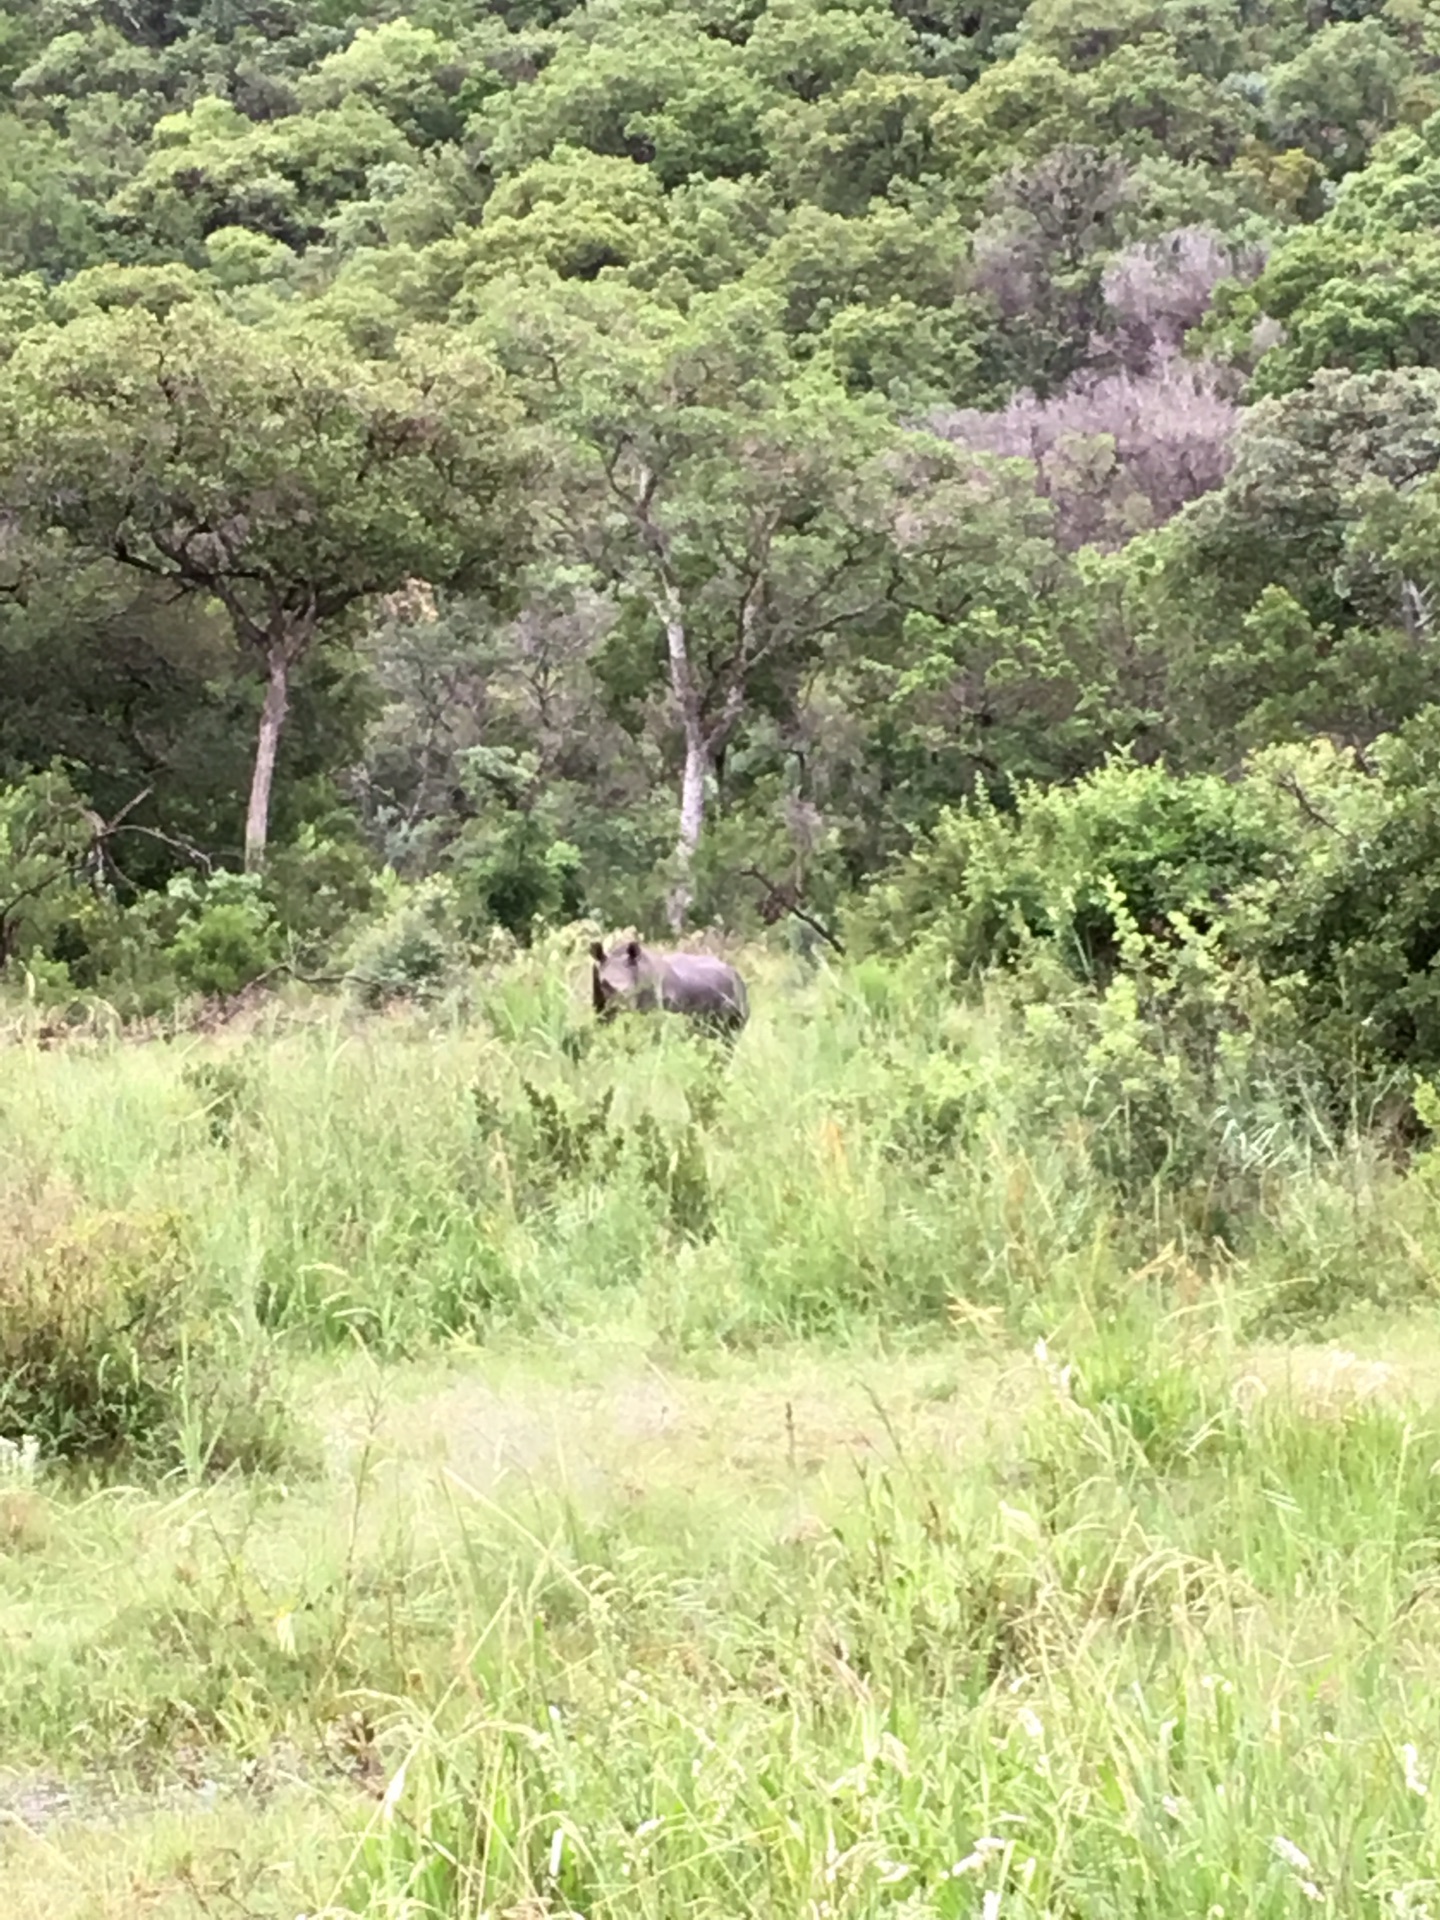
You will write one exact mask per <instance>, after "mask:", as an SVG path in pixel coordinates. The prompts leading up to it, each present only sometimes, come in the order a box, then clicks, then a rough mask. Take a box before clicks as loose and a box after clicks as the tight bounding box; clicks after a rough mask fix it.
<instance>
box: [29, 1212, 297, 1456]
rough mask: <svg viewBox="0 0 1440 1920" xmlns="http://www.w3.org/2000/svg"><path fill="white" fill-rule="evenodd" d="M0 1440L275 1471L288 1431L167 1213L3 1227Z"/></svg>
mask: <svg viewBox="0 0 1440 1920" xmlns="http://www.w3.org/2000/svg"><path fill="white" fill-rule="evenodd" d="M0 1234H3V1241H4V1243H5V1244H4V1256H5V1257H4V1261H3V1274H4V1278H3V1282H0V1304H3V1312H0V1433H3V1434H4V1436H5V1437H6V1438H9V1439H18V1438H19V1437H20V1436H22V1435H23V1436H26V1437H29V1438H32V1439H34V1440H35V1441H38V1443H39V1450H40V1454H41V1457H42V1458H44V1459H47V1460H49V1459H60V1460H66V1461H74V1462H82V1463H89V1464H93V1465H96V1466H100V1467H113V1466H115V1465H117V1464H120V1463H124V1464H127V1465H135V1464H141V1465H147V1466H151V1467H163V1466H170V1465H175V1464H179V1463H180V1461H181V1460H182V1459H183V1458H184V1456H185V1454H186V1452H187V1451H190V1450H193V1448H194V1447H195V1445H196V1444H197V1443H198V1445H199V1447H200V1450H201V1451H200V1458H201V1460H202V1461H203V1462H205V1463H206V1464H208V1465H209V1466H210V1467H212V1468H216V1469H221V1470H223V1469H224V1468H226V1467H229V1466H232V1465H237V1464H238V1465H241V1466H244V1467H247V1468H255V1467H261V1468H264V1467H269V1468H274V1467H275V1466H277V1465H279V1464H282V1462H283V1459H284V1455H285V1449H286V1444H287V1443H286V1434H285V1426H286V1422H285V1420H284V1418H283V1416H282V1415H281V1412H280V1409H279V1408H278V1406H277V1405H276V1404H275V1402H274V1400H273V1398H272V1397H271V1395H270V1392H269V1389H268V1385H267V1383H266V1382H265V1380H264V1379H263V1377H262V1376H261V1375H259V1374H258V1373H247V1371H246V1369H245V1363H244V1355H243V1346H242V1344H241V1343H240V1342H239V1341H238V1339H237V1338H236V1337H235V1335H234V1333H233V1330H232V1329H230V1328H229V1327H227V1325H226V1323H225V1321H224V1319H223V1318H222V1317H221V1316H220V1315H219V1314H218V1313H217V1312H215V1311H214V1309H213V1308H212V1307H211V1306H209V1305H207V1303H206V1301H205V1297H204V1292H203V1289H202V1288H201V1285H200V1282H199V1277H198V1275H197V1272H196V1269H195V1265H194V1259H193V1254H192V1252H191V1250H190V1249H189V1248H188V1246H187V1244H186V1239H185V1234H184V1229H183V1223H182V1221H181V1220H180V1219H179V1218H178V1217H177V1216H175V1215H173V1214H159V1215H146V1214H143V1213H141V1214H136V1213H114V1212H112V1213H99V1212H97V1213H91V1214H85V1213H79V1214H76V1215H73V1216H71V1217H69V1218H65V1219H63V1220H61V1221H59V1222H57V1223H54V1224H51V1223H48V1222H47V1221H46V1219H45V1216H44V1214H43V1212H41V1213H40V1214H39V1215H38V1216H37V1217H34V1218H30V1217H27V1216H26V1215H24V1214H23V1213H22V1214H20V1215H18V1216H8V1217H7V1218H6V1220H5V1223H4V1227H3V1229H0Z"/></svg>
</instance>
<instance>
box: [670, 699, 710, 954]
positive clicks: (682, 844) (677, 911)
mask: <svg viewBox="0 0 1440 1920" xmlns="http://www.w3.org/2000/svg"><path fill="white" fill-rule="evenodd" d="M709 771H710V762H709V756H708V755H707V753H706V751H705V741H704V739H703V737H701V736H700V735H699V733H698V732H692V731H691V729H690V728H689V727H688V726H687V727H686V729H685V771H684V773H683V774H682V775H681V776H680V833H679V837H678V839H677V840H676V842H675V865H676V867H677V868H678V873H677V875H676V879H675V884H674V886H673V887H672V888H671V889H670V911H669V920H670V931H671V932H672V933H673V934H675V935H677V936H678V935H679V934H680V933H682V932H683V931H684V927H685V917H686V915H687V914H688V913H689V911H690V902H691V901H692V900H693V899H694V897H695V888H694V884H693V875H694V871H695V851H696V848H697V847H698V846H699V845H700V834H701V831H702V829H703V828H704V825H705V779H706V775H707V774H708V773H709Z"/></svg>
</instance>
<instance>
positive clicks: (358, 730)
mask: <svg viewBox="0 0 1440 1920" xmlns="http://www.w3.org/2000/svg"><path fill="white" fill-rule="evenodd" d="M1427 22H1428V15H1426V14H1425V11H1424V9H1423V8H1413V7H1412V8H1406V7H1399V6H1395V5H1391V6H1387V7H1383V8H1382V7H1369V6H1356V7H1346V8H1342V9H1339V10H1338V11H1337V10H1335V9H1331V10H1330V12H1329V13H1328V14H1325V13H1323V10H1322V14H1321V15H1318V16H1317V15H1315V14H1314V13H1313V10H1312V11H1311V12H1310V13H1307V12H1306V11H1305V10H1304V9H1301V8H1297V7H1295V6H1293V5H1291V4H1290V3H1289V0H1261V4H1258V5H1253V6H1251V5H1247V6H1246V7H1243V8H1241V7H1238V6H1236V5H1234V4H1231V0H1186V3H1185V4H1176V3H1173V0H1124V4H1123V5H1120V6H1118V7H1115V6H1112V7H1110V8H1109V9H1097V8H1096V7H1095V6H1094V5H1093V4H1091V3H1090V0H1030V4H1029V5H1025V4H1022V3H1021V0H1016V3H1015V4H1013V5H1001V6H998V7H994V8H990V9H988V10H984V11H983V17H982V14H981V13H977V12H975V10H974V9H965V8H960V9H955V8H949V7H947V6H945V5H933V4H930V3H929V0H925V4H915V0H752V3H751V4H747V5H745V6H743V7H742V6H736V5H733V4H728V3H727V0H687V3H686V4H679V0H588V4H584V5H571V4H568V3H567V0H507V3H506V4H504V5H502V6H497V7H496V8H494V9H492V10H489V11H483V12H478V13H477V11H476V10H475V9H473V8H470V7H462V6H459V5H457V4H452V3H451V0H417V4H416V5H414V6H413V7H411V8H409V9H408V10H407V11H406V12H405V13H403V14H399V15H397V14H396V13H395V12H394V10H393V9H391V8H389V7H380V6H378V5H372V4H369V0H344V4H341V3H340V0H333V3H332V0H313V3H308V4H302V0H273V3H272V4H266V5H264V6H250V5H230V4H210V3H209V0H206V3H205V4H194V5H189V4H186V5H178V4H168V3H167V4H158V3H157V4H144V5H140V4H127V5H125V6H123V7H122V6H116V7H110V6H100V7H87V6H79V5H69V4H61V3H58V0H57V4H55V5H46V6H45V7H42V8H36V7H34V6H31V5H29V4H22V0H0V160H3V164H0V180H3V183H4V184H3V185H0V214H3V216H4V217H3V218H0V263H3V265H4V267H5V270H6V277H5V281H4V285H3V287H0V503H3V507H4V509H5V518H4V522H3V525H4V533H3V540H0V674H3V676H4V680H5V685H4V687H3V692H4V694H5V696H6V697H5V699H4V700H3V701H0V785H3V784H4V783H5V782H15V781H20V780H23V779H26V778H28V777H30V776H37V775H39V774H42V773H44V772H46V770H47V769H49V768H50V767H51V766H52V764H53V763H55V762H56V761H57V759H59V760H60V761H63V763H64V764H65V766H66V768H67V769H68V777H69V778H70V779H71V780H72V781H73V782H74V783H75V787H76V791H77V792H78V793H79V794H80V795H81V796H82V797H83V798H84V799H85V801H86V802H87V804H90V805H93V806H94V807H96V808H98V809H99V810H100V811H101V813H102V814H104V815H105V817H107V818H108V817H109V814H110V810H113V809H115V808H117V807H119V806H122V805H126V804H128V803H129V801H130V800H131V798H132V797H133V796H134V795H136V794H143V795H144V798H143V800H141V801H139V802H137V810H136V812H135V813H134V814H133V815H128V816H127V819H128V820H130V821H131V822H132V824H133V825H134V827H135V829H136V831H137V833H139V832H140V831H141V830H142V829H143V830H144V832H145V833H146V834H148V835H150V836H152V837H150V838H148V839H145V840H144V842H143V844H142V843H141V841H139V840H137V841H136V842H134V843H133V844H132V845H131V846H130V847H129V848H128V850H127V855H126V857H127V859H128V861H129V874H128V883H129V884H131V885H133V886H135V887H139V888H140V889H141V890H142V891H143V890H144V889H146V888H151V887H154V886H163V885H164V884H165V883H166V880H167V877H168V873H169V871H170V869H171V868H173V865H174V861H175V860H181V862H182V864H183V860H184V859H185V858H188V857H189V856H188V855H185V856H182V855H180V854H178V853H177V854H175V855H174V858H173V859H171V857H170V856H169V855H167V854H166V853H165V851H164V849H165V848H166V847H172V848H173V847H177V846H180V847H188V848H194V849H198V850H200V851H201V852H203V854H204V856H205V857H206V858H207V859H210V860H213V861H219V862H221V863H222V864H223V863H224V862H225V861H226V860H230V859H243V860H247V861H248V863H249V864H250V865H251V866H258V865H259V864H260V863H261V860H262V856H264V855H265V854H266V850H267V847H268V848H269V851H270V853H271V854H272V855H274V857H276V858H280V856H281V855H282V854H283V853H284V850H285V849H286V848H290V847H294V846H298V845H299V844H300V841H301V838H302V837H303V836H304V835H306V834H309V835H311V836H312V841H313V836H314V835H315V834H317V833H320V834H322V835H323V836H324V837H325V838H326V841H327V844H331V843H333V844H334V845H336V846H343V847H345V848H347V849H348V850H349V853H348V854H347V857H350V855H353V857H354V858H355V859H356V860H357V861H359V862H360V863H361V864H363V865H368V866H369V867H370V868H372V869H375V870H383V869H384V868H385V867H386V866H387V865H388V866H390V867H392V868H394V869H396V870H397V871H398V872H399V873H400V874H402V875H403V876H405V877H407V878H409V879H419V878H423V877H424V876H425V875H427V874H433V873H438V872H443V873H448V874H450V875H451V876H452V878H456V877H457V876H461V875H463V876H467V877H466V878H465V879H464V880H463V884H462V881H461V880H460V879H459V878H456V884H457V885H462V891H463V888H464V887H465V886H468V887H470V888H471V889H472V891H473V892H474V899H473V902H472V908H471V909H470V912H471V919H472V920H473V921H474V923H475V924H476V925H479V924H482V923H483V922H484V920H485V917H486V915H487V914H490V915H498V916H499V917H500V918H502V919H503V920H504V921H505V923H506V924H507V925H510V926H511V927H512V930H514V931H516V932H518V933H519V934H520V935H521V937H528V929H529V926H530V922H531V919H532V917H533V915H534V914H536V913H540V914H542V915H543V914H548V913H554V912H558V911H561V910H562V909H563V910H564V911H566V912H570V911H579V910H580V909H581V908H585V909H587V910H589V911H592V912H594V913H596V914H599V915H602V916H616V915H623V916H626V917H629V918H633V919H635V920H637V921H639V920H653V919H655V918H657V917H660V916H663V915H664V914H665V913H666V912H667V911H668V912H669V913H670V915H671V917H672V918H673V919H674V920H675V921H676V922H677V924H678V923H684V924H691V925H693V924H695V923H696V922H697V921H703V920H706V919H708V918H711V917H714V916H720V917H730V918H734V917H736V916H739V917H741V918H744V917H745V916H746V915H747V914H752V913H754V912H755V911H757V910H758V907H759V906H761V905H763V903H764V902H765V901H766V900H769V901H771V902H772V903H773V901H774V900H775V899H776V898H778V897H780V896H779V895H778V894H777V893H776V890H775V889H776V885H778V880H777V876H783V878H784V886H785V888H786V889H788V890H789V891H788V893H787V894H786V896H785V897H794V898H798V897H799V895H800V894H801V893H804V894H806V897H809V898H812V899H814V900H818V901H821V902H829V903H831V904H832V905H833V904H834V903H835V902H837V901H839V900H840V899H841V898H842V897H845V896H848V895H850V894H852V893H853V892H854V891H855V890H861V891H863V890H864V889H865V888H867V887H868V886H870V885H872V884H873V883H874V881H875V880H876V879H877V877H878V876H879V875H881V874H882V873H883V872H885V871H887V870H888V867H889V865H890V863H891V862H893V861H894V860H895V859H896V858H897V857H901V856H903V855H904V854H905V853H906V852H907V850H908V849H911V848H913V847H914V846H916V845H918V844H919V843H920V841H922V840H923V839H924V837H925V836H926V835H927V834H929V833H931V832H932V831H933V830H934V827H935V823H936V822H937V821H938V820H939V819H940V818H941V816H942V815H943V814H944V812H945V810H946V809H947V808H953V807H954V806H956V805H957V804H960V803H962V802H965V801H967V800H968V799H970V798H973V797H975V796H977V795H982V796H984V797H985V799H986V800H987V802H989V801H993V802H994V803H996V804H998V805H1001V806H1002V807H1003V806H1006V805H1009V804H1011V799H1010V798H1007V796H1013V794H1014V792H1015V791H1016V790H1017V783H1020V782H1023V781H1026V780H1038V781H1040V782H1042V783H1049V782H1056V781H1062V782H1063V781H1070V780H1074V779H1076V778H1079V777H1081V776H1083V775H1085V774H1087V773H1088V772H1090V771H1092V770H1093V769H1095V768H1097V767H1099V766H1101V765H1102V764H1103V763H1104V762H1105V761H1106V759H1107V756H1110V755H1112V754H1114V753H1115V752H1117V751H1128V752H1131V753H1133V754H1135V755H1137V756H1139V757H1140V758H1141V759H1142V760H1157V759H1163V760H1165V761H1166V762H1167V763H1168V764H1169V765H1170V766H1171V767H1172V768H1173V769H1174V770H1176V771H1177V772H1178V773H1181V774H1184V773H1186V772H1187V771H1190V772H1199V771H1201V770H1213V769H1222V770H1224V769H1232V768H1233V767H1234V766H1235V765H1236V764H1237V759H1238V756H1240V755H1242V754H1244V753H1245V752H1248V751H1252V750H1256V749H1261V748H1264V747H1266V746H1267V745H1268V744H1270V743H1274V742H1277V741H1292V740H1294V739H1296V738H1297V737H1298V738H1303V737H1305V736H1306V735H1308V734H1313V733H1316V732H1320V733H1325V734H1327V735H1329V736H1331V737H1332V738H1336V739H1342V740H1344V741H1347V742H1353V743H1356V744H1357V745H1359V746H1361V747H1364V745H1365V743H1367V742H1371V741H1373V740H1375V739H1376V738H1377V737H1379V736H1380V735H1381V734H1384V733H1386V732H1387V731H1389V730H1392V729H1394V728H1397V727H1403V726H1405V725H1407V724H1408V723H1409V722H1410V721H1411V720H1412V719H1414V717H1415V716H1416V715H1417V714H1420V713H1421V712H1422V711H1423V710H1424V708H1425V707H1426V704H1427V702H1428V701H1429V700H1430V699H1431V698H1432V693H1431V685H1432V679H1433V675H1432V674H1431V671H1430V646H1431V638H1430V636H1431V630H1432V612H1431V609H1432V604H1433V596H1434V594H1435V593H1437V592H1440V578H1437V574H1436V565H1437V563H1436V561H1435V557H1434V529H1433V525H1432V522H1433V520H1434V515H1435V508H1434V498H1435V493H1436V488H1437V486H1440V482H1437V480H1436V479H1435V475H1436V473H1437V471H1440V439H1437V436H1436V433H1435V431H1434V426H1433V422H1434V419H1435V417H1436V413H1435V408H1436V398H1437V396H1435V395H1434V394H1432V392H1431V390H1430V383H1431V381H1432V380H1433V379H1435V378H1440V372H1437V369H1440V308H1437V305H1436V295H1435V286H1436V284H1437V273H1436V267H1437V258H1436V257H1432V256H1434V255H1435V248H1436V243H1435V240H1434V228H1435V209H1436V207H1437V206H1440V159H1437V155H1440V77H1437V70H1440V40H1437V38H1436V36H1435V34H1434V33H1433V32H1432V30H1431V25H1430V24H1427ZM417 582H418V583H420V584H419V585H416V583H417ZM307 844H309V843H307ZM557 850H559V851H557ZM167 862H168V863H169V864H168V866H167ZM282 864H283V862H282ZM754 873H762V874H764V875H766V876H768V878H767V880H766V883H765V886H764V887H761V888H760V891H759V892H758V893H757V891H756V888H757V886H759V883H758V882H754V881H753V880H751V879H747V878H746V877H745V876H747V875H753V874H754ZM477 876H478V877H477ZM766 888H768V892H767V891H766ZM797 890H798V892H797Z"/></svg>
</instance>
